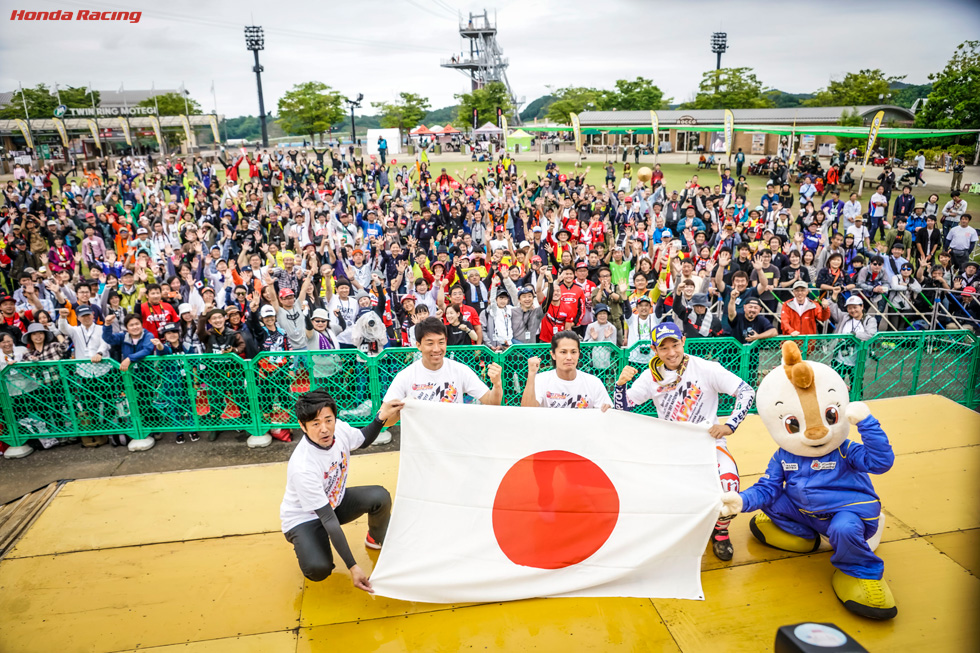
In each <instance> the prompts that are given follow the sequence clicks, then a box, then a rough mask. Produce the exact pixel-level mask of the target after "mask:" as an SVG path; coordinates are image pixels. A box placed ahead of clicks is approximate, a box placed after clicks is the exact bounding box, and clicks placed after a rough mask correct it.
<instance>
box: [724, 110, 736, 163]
mask: <svg viewBox="0 0 980 653" xmlns="http://www.w3.org/2000/svg"><path fill="white" fill-rule="evenodd" d="M734 141H735V114H733V113H732V111H731V109H725V156H727V157H728V158H731V156H732V143H733V142H734Z"/></svg>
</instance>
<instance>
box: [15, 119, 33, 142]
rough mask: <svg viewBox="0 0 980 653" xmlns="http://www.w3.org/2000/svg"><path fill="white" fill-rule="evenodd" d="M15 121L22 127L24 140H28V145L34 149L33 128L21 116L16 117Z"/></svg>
mask: <svg viewBox="0 0 980 653" xmlns="http://www.w3.org/2000/svg"><path fill="white" fill-rule="evenodd" d="M14 122H15V123H17V127H19V128H20V133H21V134H22V135H23V136H24V140H25V141H27V147H29V148H30V149H32V150H33V149H34V139H33V138H31V130H30V129H29V128H28V126H27V123H26V122H24V121H23V120H21V119H20V118H14Z"/></svg>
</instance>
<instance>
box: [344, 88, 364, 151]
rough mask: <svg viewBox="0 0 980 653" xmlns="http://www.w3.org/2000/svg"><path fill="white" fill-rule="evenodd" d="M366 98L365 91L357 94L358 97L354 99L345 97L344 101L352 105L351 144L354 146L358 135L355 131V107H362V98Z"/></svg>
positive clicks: (349, 105)
mask: <svg viewBox="0 0 980 653" xmlns="http://www.w3.org/2000/svg"><path fill="white" fill-rule="evenodd" d="M363 99H364V94H363V93H358V94H357V99H356V100H352V99H350V98H344V102H346V103H347V106H348V107H350V144H351V146H354V145H356V144H357V136H356V134H355V133H354V109H359V108H360V107H361V100H363Z"/></svg>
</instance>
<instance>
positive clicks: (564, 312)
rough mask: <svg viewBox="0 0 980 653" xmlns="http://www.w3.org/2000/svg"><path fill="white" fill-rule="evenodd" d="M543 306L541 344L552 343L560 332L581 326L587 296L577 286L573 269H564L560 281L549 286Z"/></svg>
mask: <svg viewBox="0 0 980 653" xmlns="http://www.w3.org/2000/svg"><path fill="white" fill-rule="evenodd" d="M541 305H542V307H546V308H545V311H544V316H543V319H542V320H541V342H551V338H552V337H553V336H554V334H556V333H558V332H559V331H567V330H572V329H574V328H575V327H577V326H579V325H580V323H581V322H582V317H583V316H584V314H585V295H584V294H583V293H582V289H581V288H580V287H579V286H577V285H575V273H574V272H573V271H572V268H570V267H566V268H564V269H562V271H561V273H560V274H559V277H558V281H556V282H555V283H554V284H549V285H548V289H547V292H546V293H545V297H544V301H543V302H542V303H541Z"/></svg>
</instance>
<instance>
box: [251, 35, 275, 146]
mask: <svg viewBox="0 0 980 653" xmlns="http://www.w3.org/2000/svg"><path fill="white" fill-rule="evenodd" d="M245 47H246V48H247V49H248V50H251V51H252V54H254V55H255V67H254V68H252V71H253V72H254V73H255V84H256V86H258V88H259V121H260V122H261V123H262V147H269V129H268V127H267V126H266V116H265V102H264V101H263V99H262V66H261V65H260V64H259V50H265V36H264V34H263V33H262V28H261V27H259V26H257V25H246V26H245Z"/></svg>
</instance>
